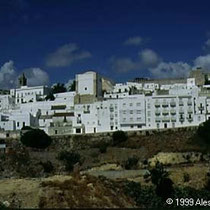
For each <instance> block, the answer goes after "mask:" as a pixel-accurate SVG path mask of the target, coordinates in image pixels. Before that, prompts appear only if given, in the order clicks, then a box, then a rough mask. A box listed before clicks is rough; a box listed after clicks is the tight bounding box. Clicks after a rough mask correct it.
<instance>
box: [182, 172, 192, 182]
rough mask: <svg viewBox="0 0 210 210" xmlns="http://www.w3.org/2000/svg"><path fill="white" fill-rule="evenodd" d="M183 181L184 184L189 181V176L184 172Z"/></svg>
mask: <svg viewBox="0 0 210 210" xmlns="http://www.w3.org/2000/svg"><path fill="white" fill-rule="evenodd" d="M183 181H184V182H189V181H190V175H189V174H188V173H186V172H185V173H184V174H183Z"/></svg>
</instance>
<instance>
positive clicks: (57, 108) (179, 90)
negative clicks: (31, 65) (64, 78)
mask: <svg viewBox="0 0 210 210" xmlns="http://www.w3.org/2000/svg"><path fill="white" fill-rule="evenodd" d="M101 87H102V85H101V77H100V76H99V75H98V74H97V73H95V72H92V71H89V72H86V73H84V74H78V75H76V91H75V92H73V91H72V92H65V93H58V94H54V97H55V100H53V101H46V100H45V99H44V98H45V95H46V94H48V93H49V88H47V87H45V86H38V87H27V86H22V87H21V88H19V89H13V90H11V91H10V95H0V129H2V130H20V129H21V128H22V127H23V126H31V127H38V128H40V129H43V130H45V131H46V132H47V133H48V134H50V135H59V134H70V133H98V132H110V131H116V130H124V131H129V130H149V129H167V128H176V127H186V126H198V125H199V124H200V123H202V122H204V121H205V120H207V119H210V90H209V87H206V86H203V87H197V86H196V84H195V79H194V78H188V79H186V82H185V83H178V84H172V83H170V84H165V83H164V85H160V84H157V83H152V82H151V83H149V82H147V83H136V82H127V83H118V84H116V85H115V86H114V88H113V89H112V90H111V91H110V92H106V93H104V97H103V98H102V97H101V94H102V91H101V90H102V89H101ZM78 95H80V96H84V97H86V96H87V97H89V96H94V97H96V98H97V100H96V101H92V102H88V103H87V102H86V103H76V102H75V97H77V96H78ZM99 96H100V97H99ZM87 101H88V100H87Z"/></svg>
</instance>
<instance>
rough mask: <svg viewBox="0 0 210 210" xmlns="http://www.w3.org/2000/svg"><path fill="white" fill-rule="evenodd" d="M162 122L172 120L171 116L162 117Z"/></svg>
mask: <svg viewBox="0 0 210 210" xmlns="http://www.w3.org/2000/svg"><path fill="white" fill-rule="evenodd" d="M162 122H170V118H169V117H164V118H163V119H162Z"/></svg>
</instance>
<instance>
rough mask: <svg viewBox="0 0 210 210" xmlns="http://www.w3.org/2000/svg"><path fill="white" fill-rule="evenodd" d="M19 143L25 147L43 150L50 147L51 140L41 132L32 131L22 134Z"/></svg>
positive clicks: (37, 130)
mask: <svg viewBox="0 0 210 210" xmlns="http://www.w3.org/2000/svg"><path fill="white" fill-rule="evenodd" d="M20 141H21V142H22V144H23V145H25V146H26V147H32V148H37V149H45V148H47V147H49V146H50V144H51V143H52V139H51V138H50V136H48V135H47V134H46V133H45V132H44V131H43V130H40V129H32V130H29V131H27V132H25V133H24V134H22V136H21V138H20Z"/></svg>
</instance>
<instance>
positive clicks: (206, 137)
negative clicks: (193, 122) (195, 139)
mask: <svg viewBox="0 0 210 210" xmlns="http://www.w3.org/2000/svg"><path fill="white" fill-rule="evenodd" d="M209 128H210V120H207V121H205V122H204V123H202V124H200V125H199V127H198V130H197V135H198V136H199V137H200V138H201V139H202V140H203V141H204V142H205V143H207V144H210V129H209Z"/></svg>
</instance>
